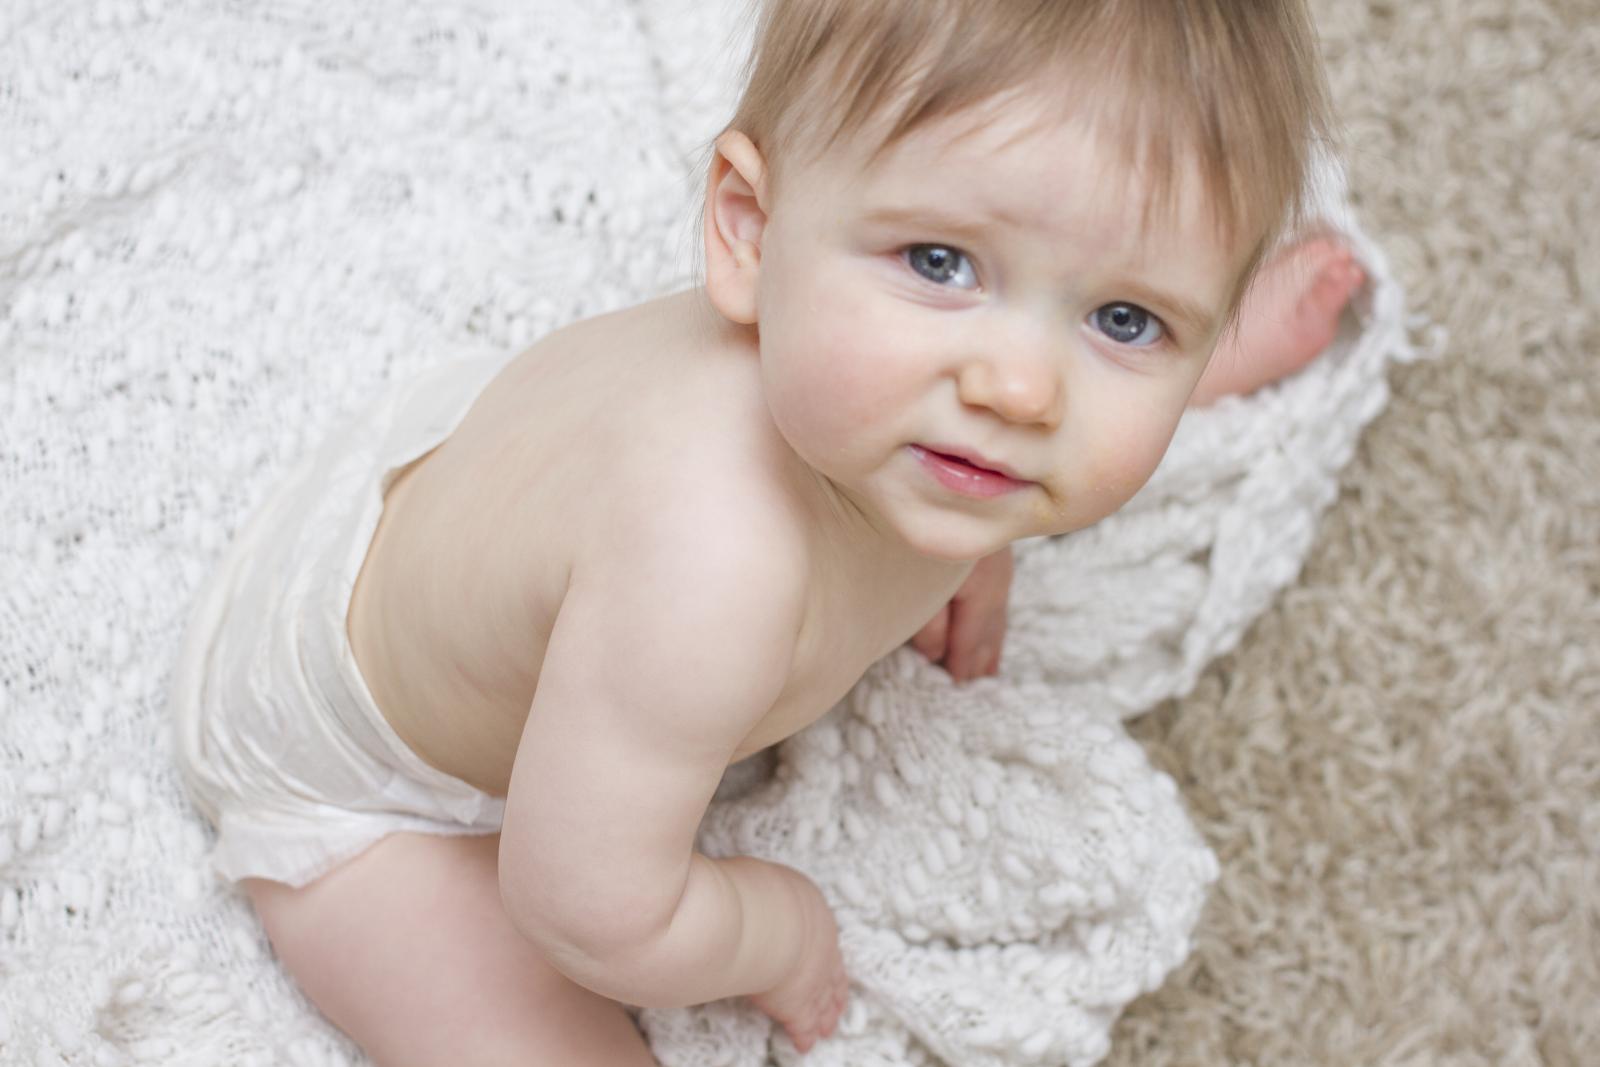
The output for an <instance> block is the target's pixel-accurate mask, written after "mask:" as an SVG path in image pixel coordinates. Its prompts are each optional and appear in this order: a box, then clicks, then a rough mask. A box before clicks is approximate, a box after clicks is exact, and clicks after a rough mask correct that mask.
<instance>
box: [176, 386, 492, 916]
mask: <svg viewBox="0 0 1600 1067" xmlns="http://www.w3.org/2000/svg"><path fill="white" fill-rule="evenodd" d="M505 363H506V360H505V359H503V358H499V357H495V358H483V359H470V360H458V361H456V362H453V363H449V364H446V365H444V366H440V367H436V368H432V369H430V370H429V371H427V372H426V373H424V374H422V375H420V376H418V377H416V378H414V379H411V380H409V381H405V382H400V383H397V384H395V385H393V386H391V387H389V388H388V389H387V391H386V392H384V393H383V394H382V395H380V397H379V398H378V399H377V400H376V401H375V402H374V403H373V404H372V405H371V406H370V407H369V408H368V409H367V410H366V411H365V412H363V413H362V414H361V415H360V416H359V417H357V418H356V419H355V420H354V421H353V422H351V423H349V424H347V425H344V426H341V427H338V428H337V429H336V430H335V431H334V432H333V433H332V434H331V435H330V436H329V437H328V439H327V440H326V441H325V442H324V443H323V444H322V445H321V447H320V448H318V449H317V450H316V451H315V452H313V453H312V454H311V455H309V456H306V457H305V458H304V459H302V460H301V461H300V462H299V463H297V464H296V465H295V466H294V467H293V468H292V469H291V470H290V471H289V473H288V475H287V476H286V478H285V480H284V481H283V483H282V484H280V485H279V486H277V487H276V488H274V489H273V491H272V492H271V494H270V495H269V496H268V497H267V499H266V500H265V501H263V503H262V504H261V506H260V508H259V509H258V510H257V511H256V512H255V513H254V514H253V515H251V517H250V519H249V520H248V521H247V522H246V523H245V525H244V526H243V527H242V528H241V529H240V530H239V532H238V535H237V536H236V537H235V538H234V540H233V542H232V543H231V544H230V545H229V546H228V548H227V550H226V551H225V552H224V553H223V556H222V558H221V560H219V561H218V563H217V567H216V570H215V571H214V572H212V573H211V574H210V575H209V576H208V577H207V579H206V581H205V582H204V584H203V585H202V586H201V588H200V593H199V597H198V599H197V601H196V603H195V606H194V609H193V614H192V615H191V616H190V618H189V622H188V627H187V629H186V631H185V633H184V638H183V644H182V650H181V652H180V653H179V657H178V661H177V665H176V667H175V668H174V672H173V679H172V690H171V699H172V705H173V709H174V713H175V716H176V733H177V736H176V742H177V743H176V757H177V763H178V767H179V769H180V770H181V771H182V773H183V777H184V781H185V782H186V784H187V785H188V788H189V791H190V793H191V795H192V796H193V798H194V800H195V803H196V806H197V807H199V808H200V810H201V811H203V812H204V813H205V814H206V816H207V817H208V818H209V819H210V820H211V822H212V824H213V825H214V826H215V827H216V829H217V841H216V845H215V847H214V849H213V851H212V854H211V862H212V864H213V866H214V867H215V869H216V870H217V872H218V873H219V874H221V875H222V876H223V877H225V878H228V879H230V880H232V879H238V878H247V877H255V878H268V879H272V880H274V881H279V882H286V883H288V884H289V885H293V886H299V885H304V884H305V883H307V882H309V881H311V880H312V879H314V878H316V877H317V876H318V875H320V874H323V873H324V872H326V871H328V870H330V869H332V868H333V867H335V866H337V865H338V864H339V863H341V862H343V861H344V860H346V859H349V858H350V857H352V856H354V855H355V854H356V853H358V852H360V851H361V850H362V849H364V848H366V847H367V846H369V845H371V844H372V843H373V842H375V841H377V840H378V839H379V838H381V837H384V836H385V835H387V834H391V833H394V832H395V831H398V830H417V831H422V832H426V833H436V834H484V833H494V832H496V831H497V830H499V829H500V822H501V817H502V815H503V813H504V810H505V801H504V799H503V798H499V797H493V796H490V795H489V794H487V793H485V792H483V791H482V790H480V789H477V788H476V787H474V786H471V785H469V784H467V783H466V782H464V781H462V780H461V779H459V778H456V777H454V776H453V775H449V774H445V773H444V772H442V771H440V770H438V769H436V768H434V767H431V766H429V765H428V764H426V763H424V762H423V761H422V759H421V758H420V757H419V756H417V754H416V753H415V752H413V751H412V750H411V749H410V748H409V747H408V746H407V745H406V743H405V742H404V741H402V740H401V739H400V737H399V735H398V734H396V733H395V732H394V730H393V728H391V727H390V726H389V724H388V722H387V721H386V720H385V719H384V717H383V713H382V712H380V711H379V710H378V706H377V704H376V703H375V702H374V701H373V698H372V694H371V692H370V691H369V690H368V689H367V684H366V682H365V681H364V680H363V679H362V677H361V673H360V671H359V670H357V668H356V661H355V656H354V654H353V653H352V652H351V650H350V642H349V639H348V636H347V634H346V630H345V619H346V616H347V614H348V612H349V609H350V594H351V592H352V590H353V589H354V587H355V580H356V575H357V574H358V573H359V572H360V568H361V564H362V561H363V560H364V559H365V558H366V554H367V550H368V548H369V546H370V545H371V543H372V535H373V532H374V530H376V528H377V525H378V517H379V514H380V513H381V512H382V510H383V494H384V492H385V491H386V490H387V489H388V487H389V485H390V483H391V482H392V481H393V480H394V477H395V475H396V473H398V472H399V471H400V470H401V469H402V468H404V467H405V466H406V465H407V464H408V463H410V462H411V461H412V460H415V459H416V458H418V457H419V456H422V455H425V454H426V453H428V452H429V451H431V450H432V449H433V448H434V447H435V446H437V445H438V444H440V443H441V442H442V441H444V439H445V438H446V437H448V436H449V435H450V434H451V432H452V431H453V430H454V429H455V427H456V426H457V425H458V424H459V423H460V421H461V419H462V418H463V417H465V415H466V413H467V410H468V409H469V408H470V407H471V406H472V403H473V401H474V400H475V399H476V398H477V396H478V394H479V393H480V392H481V391H482V390H483V388H484V387H485V386H486V385H487V384H488V382H489V380H490V379H491V378H493V377H494V376H495V374H496V373H498V372H499V370H500V368H501V367H503V366H504V365H505Z"/></svg>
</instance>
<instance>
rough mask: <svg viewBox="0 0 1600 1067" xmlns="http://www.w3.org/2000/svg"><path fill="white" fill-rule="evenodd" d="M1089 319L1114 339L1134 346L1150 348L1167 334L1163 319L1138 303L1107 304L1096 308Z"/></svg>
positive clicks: (1121, 343) (1119, 342) (1098, 328)
mask: <svg viewBox="0 0 1600 1067" xmlns="http://www.w3.org/2000/svg"><path fill="white" fill-rule="evenodd" d="M1089 321H1091V322H1093V323H1094V326H1095V329H1097V330H1099V331H1100V332H1101V333H1103V334H1105V335H1106V336H1107V337H1109V338H1111V339H1112V340H1113V341H1115V342H1117V343H1118V344H1120V345H1130V346H1132V347H1134V348H1149V347H1150V346H1151V345H1153V344H1155V343H1156V342H1157V341H1159V340H1161V338H1162V337H1164V336H1166V332H1165V331H1164V330H1163V329H1162V328H1161V320H1160V319H1158V318H1156V317H1155V316H1154V315H1152V314H1150V312H1148V311H1146V310H1145V309H1144V308H1142V307H1140V306H1139V305H1138V304H1121V303H1118V304H1105V305H1103V306H1101V307H1098V308H1096V309H1095V310H1094V312H1093V314H1091V315H1090V316H1089Z"/></svg>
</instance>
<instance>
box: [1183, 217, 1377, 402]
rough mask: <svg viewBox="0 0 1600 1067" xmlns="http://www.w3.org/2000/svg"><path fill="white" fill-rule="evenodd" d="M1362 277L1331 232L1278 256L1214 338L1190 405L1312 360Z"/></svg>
mask: <svg viewBox="0 0 1600 1067" xmlns="http://www.w3.org/2000/svg"><path fill="white" fill-rule="evenodd" d="M1365 280H1366V275H1365V274H1364V273H1363V272H1362V270H1361V268H1360V266H1358V265H1357V264H1356V261H1355V256H1354V255H1353V254H1352V253H1351V251H1350V249H1349V248H1347V247H1345V246H1344V245H1342V244H1340V243H1339V242H1338V241H1337V240H1335V239H1334V238H1332V237H1311V238H1308V239H1306V240H1304V241H1301V242H1300V243H1298V244H1295V245H1291V246H1289V247H1288V248H1286V249H1284V250H1282V251H1281V252H1279V253H1277V254H1276V255H1275V256H1273V257H1272V258H1271V259H1270V260H1268V261H1267V263H1266V264H1265V265H1264V266H1263V267H1262V268H1261V274H1260V276H1259V277H1257V278H1256V282H1255V285H1254V286H1253V287H1252V288H1251V290H1250V292H1249V293H1248V294H1247V295H1246V296H1245V299H1244V304H1243V306H1242V307H1241V308H1240V311H1239V322H1238V326H1237V328H1236V329H1234V330H1232V331H1230V332H1228V333H1226V334H1224V335H1223V336H1222V338H1221V339H1220V340H1219V341H1218V342H1217V350H1216V351H1215V352H1213V353H1212V355H1211V362H1210V363H1209V364H1207V366H1206V370H1205V373H1204V374H1203V375H1201V377H1200V382H1199V384H1198V385H1196V386H1195V389H1194V393H1193V394H1192V395H1191V396H1190V397H1189V404H1190V406H1191V407H1203V406H1204V405H1206V404H1210V403H1212V402H1214V401H1215V400H1216V399H1217V398H1218V397H1222V396H1227V395H1228V394H1230V393H1239V394H1243V393H1249V392H1252V391H1254V390H1256V389H1259V388H1261V387H1262V386H1263V385H1266V384H1267V383H1268V382H1275V381H1277V380H1278V379H1279V378H1283V377H1286V376H1288V375H1290V374H1293V373H1294V372H1295V371H1297V370H1299V369H1300V368H1301V367H1304V366H1305V365H1306V364H1307V363H1310V362H1311V361H1312V359H1314V358H1316V355H1317V353H1319V352H1321V351H1322V350H1323V349H1325V348H1327V347H1328V345H1329V344H1330V343H1331V342H1332V341H1333V335H1334V333H1335V332H1336V331H1337V330H1338V327H1339V315H1340V314H1341V313H1342V312H1343V311H1344V308H1345V305H1346V304H1348V303H1349V302H1350V297H1351V296H1352V295H1353V294H1354V293H1355V291H1356V290H1357V289H1358V288H1360V286H1361V283H1362V282H1363V281H1365Z"/></svg>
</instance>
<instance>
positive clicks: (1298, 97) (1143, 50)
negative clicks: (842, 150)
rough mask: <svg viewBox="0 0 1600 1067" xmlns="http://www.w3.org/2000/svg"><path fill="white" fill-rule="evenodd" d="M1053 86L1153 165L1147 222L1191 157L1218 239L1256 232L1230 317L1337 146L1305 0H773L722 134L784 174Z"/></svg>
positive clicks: (1135, 163) (1292, 225)
mask: <svg viewBox="0 0 1600 1067" xmlns="http://www.w3.org/2000/svg"><path fill="white" fill-rule="evenodd" d="M1052 82H1054V83H1055V84H1059V85H1061V87H1062V93H1061V97H1062V99H1061V101H1060V102H1061V105H1062V107H1063V108H1064V109H1066V111H1067V112H1068V113H1071V114H1074V115H1079V116H1084V117H1086V118H1089V119H1090V120H1092V121H1094V122H1095V123H1096V125H1097V128H1100V129H1103V130H1108V131H1110V132H1111V133H1113V134H1115V135H1116V140H1117V141H1118V143H1120V144H1121V145H1122V146H1123V149H1124V156H1125V159H1124V162H1125V163H1126V164H1127V165H1129V166H1130V167H1136V168H1139V169H1140V170H1142V171H1145V172H1147V173H1148V175H1149V177H1150V179H1151V188H1152V190H1153V194H1154V195H1153V197H1152V199H1151V201H1150V202H1149V203H1147V204H1146V205H1145V211H1144V217H1143V219H1142V220H1141V225H1145V226H1148V225H1150V224H1151V222H1152V221H1153V220H1155V219H1158V218H1160V217H1161V216H1162V215H1164V214H1167V213H1170V212H1171V210H1172V209H1173V207H1174V200H1175V197H1176V195H1177V186H1178V181H1177V179H1178V178H1179V177H1180V175H1181V173H1182V168H1184V167H1185V166H1192V167H1195V168H1196V169H1197V170H1198V173H1199V177H1200V179H1201V182H1202V185H1201V188H1202V190H1203V193H1204V195H1205V198H1206V200H1207V202H1208V204H1209V206H1210V208H1211V214H1212V219H1213V222H1214V224H1215V227H1216V232H1217V235H1218V236H1219V237H1220V238H1221V239H1222V240H1224V241H1225V242H1227V243H1228V244H1229V245H1230V246H1231V244H1232V243H1233V241H1234V240H1235V239H1237V238H1238V237H1239V236H1241V235H1254V236H1255V238H1256V239H1255V241H1254V244H1253V245H1252V246H1250V247H1251V254H1250V255H1249V256H1248V258H1247V260H1246V262H1245V265H1244V269H1243V270H1242V271H1241V276H1240V278H1239V279H1238V280H1237V284H1236V285H1235V287H1234V290H1233V292H1232V293H1231V297H1230V304H1229V308H1228V311H1229V319H1230V322H1231V320H1232V317H1233V316H1234V315H1235V314H1236V313H1237V309H1238V305H1239V302H1240V300H1241V299H1242V297H1243V294H1244V291H1245V289H1246V287H1247V285H1248V283H1249V280H1250V278H1251V277H1252V276H1253V275H1254V273H1255V270H1256V268H1257V267H1258V266H1259V265H1260V262H1261V260H1262V259H1263V257H1264V256H1265V255H1266V253H1267V252H1268V251H1269V250H1270V249H1271V248H1272V246H1273V245H1275V244H1276V243H1277V242H1278V240H1279V239H1280V238H1281V237H1282V236H1283V235H1285V234H1286V233H1289V232H1293V231H1294V230H1296V229H1298V228H1300V227H1301V226H1302V225H1303V224H1304V222H1305V220H1306V213H1307V210H1308V204H1307V200H1306V195H1305V190H1306V186H1307V178H1308V171H1309V168H1310V166H1311V160H1312V156H1313V153H1314V152H1315V150H1316V147H1317V145H1318V144H1319V143H1327V142H1331V141H1332V139H1333V119H1332V114H1331V108H1330V105H1329V95H1328V90H1327V85H1326V81H1325V77H1324V74H1323V70H1322V65H1321V61H1320V58H1319V54H1318V51H1317V41H1316V33H1315V29H1314V27H1313V24H1312V21H1311V16H1310V14H1309V12H1308V11H1307V10H1306V7H1305V2H1304V0H765V2H764V3H763V4H762V7H761V11H760V18H759V22H758V23H757V26H756V33H755V45H754V48H753V50H752V51H751V54H750V57H749V59H748V61H747V63H746V67H745V90H744V94H743V96H742V98H741V99H740V101H739V105H738V108H737V110H736V111H735V113H734V115H733V118H732V120H731V121H730V122H729V123H728V125H727V127H725V130H728V129H732V130H738V131H740V132H741V133H743V134H745V135H746V136H747V137H749V138H750V139H751V141H752V142H753V143H754V144H755V146H756V147H757V148H758V149H759V150H760V151H761V153H762V155H763V156H764V157H765V160H766V165H767V169H768V174H769V181H772V182H777V181H779V180H780V177H781V174H782V171H783V164H784V160H785V158H786V157H792V154H793V153H796V152H799V151H809V150H823V151H825V150H826V149H827V148H828V147H830V146H832V145H833V144H834V143H835V142H836V141H838V140H839V139H840V138H845V137H850V136H853V135H855V134H857V133H859V132H861V131H862V130H863V129H864V128H865V127H867V126H868V125H869V124H871V125H874V126H875V127H876V126H877V125H878V124H879V123H883V124H884V125H886V126H887V130H888V133H887V136H886V137H885V138H884V139H883V140H882V142H881V144H880V145H879V147H878V150H877V151H878V152H879V153H881V152H882V151H884V150H887V149H888V148H890V147H892V146H893V145H895V144H896V143H898V142H899V141H900V140H902V139H903V138H904V137H906V136H907V135H908V134H910V133H911V132H913V131H914V130H917V129H919V128H920V127H922V126H924V125H926V124H928V123H930V122H932V121H934V120H936V119H940V118H945V117H949V116H955V115H958V114H960V113H963V112H966V111H968V110H969V109H972V108H974V107H976V106H977V105H979V104H984V103H987V102H990V101H993V100H996V99H997V98H999V97H1001V96H1002V95H1003V94H1005V93H1006V92H1008V91H1012V90H1028V91H1031V92H1034V93H1036V92H1037V89H1038V87H1039V86H1041V85H1050V84H1052ZM885 120H887V121H885ZM719 136H720V134H719Z"/></svg>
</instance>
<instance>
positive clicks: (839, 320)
mask: <svg viewBox="0 0 1600 1067" xmlns="http://www.w3.org/2000/svg"><path fill="white" fill-rule="evenodd" d="M794 295H800V294H798V293H796V294H794ZM804 296H805V299H802V300H795V301H793V302H789V303H786V304H785V306H784V309H783V311H782V313H781V314H775V315H774V316H773V319H774V320H775V321H772V322H768V323H764V327H770V328H764V329H763V332H762V372H763V375H764V377H765V380H766V388H767V394H768V398H769V402H770V403H771V404H772V407H773V416H774V418H775V419H776V421H777V422H778V425H779V427H780V429H781V430H782V431H783V432H784V435H785V436H786V437H788V438H789V440H790V442H791V443H792V444H794V445H795V446H796V447H797V448H799V449H800V450H801V452H802V454H807V453H809V454H810V456H811V458H813V459H820V460H826V458H827V457H828V456H834V455H842V454H844V453H847V452H848V451H849V450H850V446H851V444H852V442H861V443H863V444H865V443H866V442H867V440H868V439H869V436H870V434H871V431H872V428H873V427H874V426H879V425H882V424H883V422H884V420H885V418H886V417H889V416H892V415H893V414H894V412H896V411H897V410H899V407H900V404H901V401H900V398H898V397H897V396H896V394H897V392H898V391H899V390H898V382H899V379H900V377H901V375H900V374H899V373H898V371H897V366H898V362H897V353H896V352H894V351H893V350H892V349H891V348H890V347H889V346H888V345H887V344H886V343H885V342H884V340H883V334H884V330H883V329H882V324H881V323H878V322H875V321H874V319H873V318H872V317H871V315H870V314H869V313H868V309H867V306H866V302H865V301H863V300H862V299H861V298H860V296H859V295H857V294H854V293H852V292H851V291H850V289H849V287H823V286H821V285H818V284H816V283H812V285H811V286H809V287H808V288H807V291H806V292H805V294H804ZM775 310H776V309H775Z"/></svg>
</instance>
